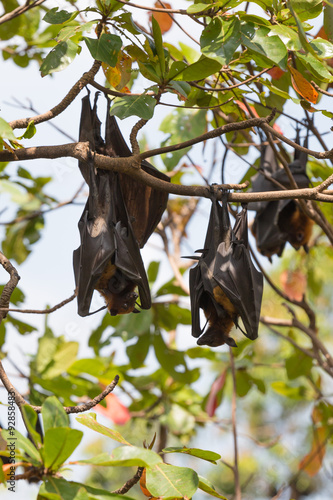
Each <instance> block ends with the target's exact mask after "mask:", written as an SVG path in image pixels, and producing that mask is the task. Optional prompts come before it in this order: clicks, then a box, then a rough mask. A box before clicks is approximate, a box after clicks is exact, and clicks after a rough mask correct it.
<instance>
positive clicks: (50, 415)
mask: <svg viewBox="0 0 333 500" xmlns="http://www.w3.org/2000/svg"><path fill="white" fill-rule="evenodd" d="M42 417H43V426H44V432H45V433H46V432H47V431H48V430H49V429H53V428H54V427H68V425H69V417H68V415H67V413H66V412H65V410H64V408H63V406H62V404H61V403H60V401H59V400H58V399H57V398H56V397H55V396H50V397H48V398H46V400H45V401H44V403H43V405H42Z"/></svg>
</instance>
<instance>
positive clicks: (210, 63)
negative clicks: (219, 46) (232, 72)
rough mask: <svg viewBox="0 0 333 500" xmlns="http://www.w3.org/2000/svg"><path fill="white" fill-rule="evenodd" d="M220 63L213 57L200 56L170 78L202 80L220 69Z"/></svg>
mask: <svg viewBox="0 0 333 500" xmlns="http://www.w3.org/2000/svg"><path fill="white" fill-rule="evenodd" d="M221 67H222V64H221V63H219V62H218V61H215V60H214V59H209V58H208V57H205V56H202V57H200V59H199V60H198V61H197V62H195V63H193V64H190V66H187V68H186V69H184V70H183V71H181V72H180V73H178V75H175V76H173V77H172V80H183V81H187V82H189V81H192V80H203V79H204V78H206V77H207V76H211V75H213V74H214V73H217V72H218V71H220V69H221Z"/></svg>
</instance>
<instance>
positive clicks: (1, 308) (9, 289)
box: [0, 252, 21, 323]
mask: <svg viewBox="0 0 333 500" xmlns="http://www.w3.org/2000/svg"><path fill="white" fill-rule="evenodd" d="M0 264H1V265H2V267H3V268H4V269H5V271H7V273H8V274H9V275H10V279H9V281H8V283H6V285H5V286H4V289H3V291H2V294H1V297H0V323H1V322H2V320H3V319H4V318H5V317H6V316H7V308H8V306H9V301H10V297H11V295H12V293H13V291H14V290H15V288H16V287H17V284H18V282H19V281H20V279H21V278H20V276H19V274H18V272H17V271H16V269H15V267H14V266H13V265H12V264H11V263H10V262H9V260H8V259H7V257H5V256H4V254H3V253H2V252H0Z"/></svg>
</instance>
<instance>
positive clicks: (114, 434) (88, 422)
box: [76, 413, 131, 445]
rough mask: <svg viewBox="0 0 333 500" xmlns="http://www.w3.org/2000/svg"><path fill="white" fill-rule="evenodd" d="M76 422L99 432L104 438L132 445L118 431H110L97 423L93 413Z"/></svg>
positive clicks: (80, 417) (81, 417) (78, 418)
mask: <svg viewBox="0 0 333 500" xmlns="http://www.w3.org/2000/svg"><path fill="white" fill-rule="evenodd" d="M76 420H77V421H78V422H80V424H83V425H85V426H86V427H89V429H92V430H93V431H96V432H99V433H100V434H102V435H103V436H107V437H109V438H111V439H113V440H114V441H118V443H122V444H128V445H131V443H129V442H128V441H126V439H125V438H124V437H123V436H122V435H121V434H120V433H119V432H118V431H115V430H113V429H109V428H108V427H105V425H102V424H100V423H98V422H97V421H96V415H95V414H93V413H90V414H88V415H80V416H79V417H76Z"/></svg>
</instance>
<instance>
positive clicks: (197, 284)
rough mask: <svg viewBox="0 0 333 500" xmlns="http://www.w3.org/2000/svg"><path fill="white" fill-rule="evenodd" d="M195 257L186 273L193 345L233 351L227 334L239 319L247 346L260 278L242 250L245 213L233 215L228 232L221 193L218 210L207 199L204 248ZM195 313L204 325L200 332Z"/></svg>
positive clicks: (254, 324) (255, 323)
mask: <svg viewBox="0 0 333 500" xmlns="http://www.w3.org/2000/svg"><path fill="white" fill-rule="evenodd" d="M199 252H201V256H200V257H194V258H195V259H198V264H197V266H196V267H195V268H193V269H191V270H190V298H191V313H192V335H193V336H194V337H197V338H198V337H200V338H199V339H198V341H197V343H198V345H209V346H211V347H216V346H219V345H222V344H228V345H229V346H231V347H236V342H235V341H234V339H233V338H231V337H230V336H229V334H230V331H231V328H232V327H233V325H234V324H235V325H236V327H239V325H238V319H239V317H241V319H242V321H243V325H244V328H245V331H243V330H242V331H243V333H244V334H245V335H246V336H247V337H248V338H250V339H251V340H254V339H256V338H257V336H258V324H259V316H260V307H261V299H262V292H263V277H262V274H261V273H260V272H259V271H257V269H256V268H255V267H254V265H253V263H252V260H251V257H250V254H249V250H248V234H247V209H246V208H243V210H242V211H241V212H240V213H239V214H238V215H237V218H236V223H235V226H234V228H233V229H232V228H231V226H230V219H229V213H228V204H227V193H226V192H225V193H223V195H222V206H221V205H220V203H219V202H218V200H217V196H216V194H215V193H213V194H212V207H211V212H210V217H209V224H208V229H207V235H206V240H205V245H204V249H203V250H199ZM200 309H203V311H204V313H205V316H206V319H207V322H206V325H205V327H204V328H203V329H201V326H200ZM207 323H208V328H207V329H206V331H205V328H206V326H207Z"/></svg>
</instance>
